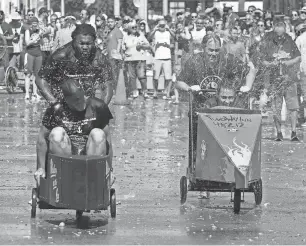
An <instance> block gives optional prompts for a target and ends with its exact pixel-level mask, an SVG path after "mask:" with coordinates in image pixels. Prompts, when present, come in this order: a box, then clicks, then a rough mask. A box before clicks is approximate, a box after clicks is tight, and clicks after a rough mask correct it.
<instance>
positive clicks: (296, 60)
mask: <svg viewBox="0 0 306 246" xmlns="http://www.w3.org/2000/svg"><path fill="white" fill-rule="evenodd" d="M299 62H301V56H298V57H296V58H293V59H291V60H288V61H283V62H282V64H284V65H285V66H287V67H291V66H293V65H295V64H297V63H299Z"/></svg>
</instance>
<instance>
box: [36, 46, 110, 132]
mask: <svg viewBox="0 0 306 246" xmlns="http://www.w3.org/2000/svg"><path fill="white" fill-rule="evenodd" d="M39 76H40V77H41V78H43V79H45V80H46V81H47V82H48V83H49V86H50V88H51V91H52V95H53V96H54V97H55V98H56V99H57V100H58V101H60V102H62V103H63V104H64V105H65V100H64V96H63V93H62V89H61V83H62V82H63V81H66V80H68V79H77V80H79V81H80V84H81V86H82V88H83V89H84V91H85V94H86V96H88V97H91V98H93V97H95V93H96V90H97V89H98V88H101V89H102V90H103V89H104V88H105V86H106V83H107V82H109V81H112V80H113V77H112V73H111V66H110V64H109V62H108V58H107V57H106V56H105V55H103V54H102V52H101V50H99V49H97V50H96V52H95V54H94V56H93V57H92V58H91V59H90V61H88V62H85V61H84V60H78V59H77V58H76V56H75V51H74V49H73V47H72V42H70V43H68V44H66V45H64V46H63V47H61V48H59V49H58V50H56V51H55V52H54V53H53V54H52V55H51V56H50V57H49V58H48V60H47V62H46V64H45V66H44V67H43V68H42V69H41V70H40V72H39ZM51 116H52V112H51V111H50V110H47V112H46V114H45V116H44V118H43V125H44V126H45V127H47V128H48V129H52V128H53V127H56V126H57V123H56V122H54V121H52V120H51V121H50V119H51Z"/></svg>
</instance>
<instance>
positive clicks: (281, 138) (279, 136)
mask: <svg viewBox="0 0 306 246" xmlns="http://www.w3.org/2000/svg"><path fill="white" fill-rule="evenodd" d="M283 139H284V137H283V134H282V132H278V133H277V137H276V139H275V141H277V142H281V141H283Z"/></svg>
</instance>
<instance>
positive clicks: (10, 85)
mask: <svg viewBox="0 0 306 246" xmlns="http://www.w3.org/2000/svg"><path fill="white" fill-rule="evenodd" d="M5 84H6V91H7V92H8V93H9V94H11V93H14V91H15V88H16V86H17V84H18V77H17V74H16V70H15V68H13V67H8V68H7V69H6V72H5Z"/></svg>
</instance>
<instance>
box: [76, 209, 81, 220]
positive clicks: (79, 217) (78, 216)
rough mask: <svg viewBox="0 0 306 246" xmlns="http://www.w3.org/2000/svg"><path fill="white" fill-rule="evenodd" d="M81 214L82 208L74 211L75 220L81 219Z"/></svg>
mask: <svg viewBox="0 0 306 246" xmlns="http://www.w3.org/2000/svg"><path fill="white" fill-rule="evenodd" d="M82 215H83V211H82V210H77V211H76V213H75V217H76V219H77V220H79V219H81V218H82Z"/></svg>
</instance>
